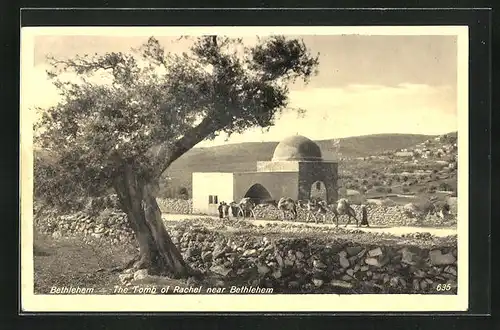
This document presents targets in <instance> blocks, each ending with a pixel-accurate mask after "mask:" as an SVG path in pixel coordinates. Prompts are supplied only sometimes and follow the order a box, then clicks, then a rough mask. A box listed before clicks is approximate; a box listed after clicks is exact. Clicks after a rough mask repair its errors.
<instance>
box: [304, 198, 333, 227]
mask: <svg viewBox="0 0 500 330" xmlns="http://www.w3.org/2000/svg"><path fill="white" fill-rule="evenodd" d="M306 207H307V218H306V222H309V216H311V215H312V217H313V218H314V222H315V223H318V218H317V217H316V215H321V216H323V223H326V215H327V213H328V207H327V205H326V202H324V201H318V200H314V199H313V200H308V201H307V204H306Z"/></svg>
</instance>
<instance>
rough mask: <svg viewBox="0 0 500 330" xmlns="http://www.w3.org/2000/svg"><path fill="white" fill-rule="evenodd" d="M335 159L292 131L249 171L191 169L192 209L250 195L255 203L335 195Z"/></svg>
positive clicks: (211, 209)
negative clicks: (267, 159) (192, 170)
mask: <svg viewBox="0 0 500 330" xmlns="http://www.w3.org/2000/svg"><path fill="white" fill-rule="evenodd" d="M337 180H338V163H337V162H334V161H325V160H323V155H322V152H321V149H320V147H319V146H318V145H317V144H316V143H315V142H314V141H312V140H310V139H308V138H306V137H304V136H300V135H296V136H291V137H288V138H286V139H284V140H283V141H281V142H280V143H279V144H278V145H277V146H276V149H275V150H274V154H273V156H272V159H271V160H270V161H258V162H257V163H256V170H255V171H252V172H195V173H193V181H192V189H193V191H192V196H193V212H195V213H203V214H217V207H218V204H219V203H220V202H222V201H224V202H226V203H230V202H232V201H235V202H238V201H240V200H241V199H242V198H243V197H250V198H252V199H253V200H254V201H255V202H256V203H260V202H262V201H266V200H276V201H277V200H279V199H280V198H281V197H290V198H292V199H294V200H299V199H301V200H305V199H310V198H315V197H318V198H321V199H323V200H326V201H327V202H328V203H333V202H335V201H336V200H337V199H338V191H337Z"/></svg>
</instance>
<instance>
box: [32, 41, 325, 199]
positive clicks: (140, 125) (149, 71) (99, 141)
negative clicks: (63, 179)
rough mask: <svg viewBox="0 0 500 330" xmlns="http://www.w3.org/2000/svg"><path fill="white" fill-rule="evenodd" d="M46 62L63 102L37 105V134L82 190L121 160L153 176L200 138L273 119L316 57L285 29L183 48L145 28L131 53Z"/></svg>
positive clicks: (107, 183)
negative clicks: (253, 39) (175, 49)
mask: <svg viewBox="0 0 500 330" xmlns="http://www.w3.org/2000/svg"><path fill="white" fill-rule="evenodd" d="M49 62H50V64H51V66H52V70H51V71H50V72H48V74H49V77H50V78H51V79H52V81H53V83H54V84H55V86H56V87H57V88H58V89H59V91H60V93H61V101H60V102H59V103H58V104H57V105H55V106H53V107H51V108H49V109H43V113H44V114H43V117H42V119H41V120H40V121H39V122H38V123H37V127H36V128H37V129H36V141H35V142H36V144H37V145H39V146H40V147H42V148H44V149H47V150H50V152H51V153H52V154H53V155H55V156H56V158H57V166H60V167H61V169H60V170H61V171H62V170H63V169H64V171H67V173H68V175H69V176H71V177H78V182H79V185H81V186H82V189H85V190H88V191H91V192H92V193H96V194H98V193H100V192H103V191H105V190H107V189H108V188H109V187H111V186H112V182H113V178H114V177H115V176H116V175H117V174H118V173H119V172H120V167H121V166H122V165H123V164H127V165H128V166H132V167H133V169H134V171H135V172H136V173H139V174H140V175H141V176H142V177H143V178H144V179H145V180H149V179H156V178H158V177H159V175H160V174H161V173H162V172H163V171H164V170H165V169H166V168H167V167H168V166H169V165H170V164H171V163H172V162H173V161H175V159H177V158H178V157H179V156H180V155H182V154H183V153H184V152H186V151H187V150H189V149H190V148H191V147H193V146H194V145H196V144H197V143H198V142H200V141H202V140H204V139H213V138H214V137H215V136H216V135H217V134H219V133H220V132H225V133H227V134H232V133H235V132H242V131H244V130H246V129H248V128H250V127H263V128H266V127H269V126H271V125H273V123H274V119H275V118H276V116H277V114H279V113H280V112H281V111H282V110H283V109H285V108H287V105H288V85H289V83H290V82H291V81H294V80H295V79H297V78H301V79H303V80H304V81H306V82H307V80H308V79H309V78H310V77H311V76H312V75H313V74H314V73H315V69H316V68H317V64H318V57H314V56H311V55H310V54H309V53H308V51H307V49H306V47H305V45H304V44H303V42H301V41H299V40H296V39H291V40H289V39H287V38H285V37H282V36H275V37H271V38H267V39H264V40H260V41H259V43H258V44H257V45H255V46H253V47H244V45H243V44H242V42H241V40H239V39H230V38H226V37H218V36H204V37H200V38H197V39H195V40H194V42H193V45H192V47H191V48H190V51H189V52H185V53H183V54H174V53H170V52H167V51H166V50H165V49H164V48H163V47H162V46H161V45H160V43H159V41H158V40H157V39H155V38H153V37H151V38H149V40H147V42H146V43H144V44H143V45H142V46H141V47H140V48H139V49H133V50H131V52H130V53H117V52H109V53H105V54H94V55H92V56H89V55H82V56H76V57H75V58H72V59H55V58H50V59H49ZM68 74H69V75H68ZM68 76H69V77H71V78H68Z"/></svg>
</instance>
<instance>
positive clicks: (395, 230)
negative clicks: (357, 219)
mask: <svg viewBox="0 0 500 330" xmlns="http://www.w3.org/2000/svg"><path fill="white" fill-rule="evenodd" d="M201 217H203V218H211V219H218V218H217V217H214V216H208V215H193V214H171V213H164V214H163V219H164V220H166V221H182V220H189V219H199V218H201ZM276 222H277V221H276V220H248V223H251V224H254V225H256V226H258V225H262V226H265V225H266V224H268V223H270V224H272V223H276ZM286 223H287V224H291V225H296V226H303V225H305V223H304V222H291V221H287V222H286ZM307 225H308V226H314V227H320V228H321V227H335V225H334V224H329V223H328V224H323V223H319V224H315V223H308V224H307ZM339 227H342V228H344V225H340V226H339ZM346 229H352V230H355V229H356V230H363V231H365V232H373V233H388V234H392V235H398V236H399V235H403V234H409V233H430V234H431V235H434V236H438V237H443V236H448V235H456V234H457V230H456V228H434V227H410V226H400V227H380V226H374V227H370V228H365V227H360V228H356V225H349V226H347V228H346Z"/></svg>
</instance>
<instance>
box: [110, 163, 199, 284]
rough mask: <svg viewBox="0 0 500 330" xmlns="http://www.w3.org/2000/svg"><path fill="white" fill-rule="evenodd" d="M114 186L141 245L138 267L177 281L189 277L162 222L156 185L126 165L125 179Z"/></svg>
mask: <svg viewBox="0 0 500 330" xmlns="http://www.w3.org/2000/svg"><path fill="white" fill-rule="evenodd" d="M114 187H115V190H116V192H117V195H118V198H119V200H120V204H121V207H122V210H123V211H124V212H125V213H126V214H127V217H128V220H129V223H130V226H131V227H132V229H133V231H134V233H135V235H136V238H137V241H138V242H139V260H138V261H137V262H135V264H134V268H136V269H144V268H146V269H148V270H150V271H151V272H152V273H156V274H163V275H170V276H173V277H177V278H178V277H186V276H188V275H189V274H190V273H191V269H190V268H189V267H188V265H187V264H186V263H185V262H184V260H183V258H182V255H181V253H180V252H179V250H178V249H177V247H176V246H175V244H174V243H173V242H172V240H171V238H170V236H169V234H168V233H167V231H166V229H165V226H164V224H163V222H162V219H161V211H160V208H159V207H158V204H157V203H156V196H155V193H156V191H155V190H156V189H155V188H156V185H155V184H154V183H151V182H145V181H143V180H142V179H141V178H140V177H138V176H137V175H136V174H135V173H134V172H133V170H132V168H131V167H129V166H125V168H124V170H123V172H122V174H121V176H119V177H117V179H116V180H115V185H114Z"/></svg>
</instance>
